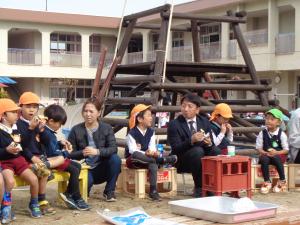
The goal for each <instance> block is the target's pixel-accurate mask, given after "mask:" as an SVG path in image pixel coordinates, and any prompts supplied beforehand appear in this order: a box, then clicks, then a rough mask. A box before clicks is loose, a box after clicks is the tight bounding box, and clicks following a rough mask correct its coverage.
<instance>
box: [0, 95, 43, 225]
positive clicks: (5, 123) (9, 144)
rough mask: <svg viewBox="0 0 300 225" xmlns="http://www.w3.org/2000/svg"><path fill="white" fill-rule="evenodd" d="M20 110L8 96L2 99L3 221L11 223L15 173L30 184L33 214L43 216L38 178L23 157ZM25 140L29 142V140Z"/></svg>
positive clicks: (0, 107) (0, 147)
mask: <svg viewBox="0 0 300 225" xmlns="http://www.w3.org/2000/svg"><path fill="white" fill-rule="evenodd" d="M18 110H19V107H18V106H17V105H16V104H15V103H14V102H13V101H12V100H10V99H7V98H4V99H0V116H1V121H0V159H1V166H2V169H3V171H2V174H3V177H4V179H5V193H4V197H3V201H2V223H9V222H10V220H12V219H13V216H12V213H11V191H12V189H13V187H14V185H15V179H14V175H15V174H16V175H18V176H20V177H21V178H22V179H23V180H24V181H26V182H27V183H28V184H29V185H30V193H31V200H30V203H29V209H30V212H31V216H32V217H34V218H39V217H41V211H40V206H39V204H38V189H39V186H38V179H37V177H36V175H35V174H34V173H33V172H32V171H31V170H30V168H29V164H28V162H27V161H26V160H25V158H24V157H23V154H24V149H23V148H22V147H21V146H20V142H21V141H22V137H21V135H20V133H19V132H18V130H17V129H16V122H17V120H18ZM25 138H26V137H25ZM23 141H24V140H23ZM24 142H25V143H28V142H29V140H25V141H24Z"/></svg>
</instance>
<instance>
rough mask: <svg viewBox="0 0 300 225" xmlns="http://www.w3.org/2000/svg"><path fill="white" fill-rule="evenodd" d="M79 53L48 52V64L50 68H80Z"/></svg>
mask: <svg viewBox="0 0 300 225" xmlns="http://www.w3.org/2000/svg"><path fill="white" fill-rule="evenodd" d="M81 58H82V55H81V52H68V51H64V52H57V51H50V64H51V65H52V66H71V67H72V66H76V67H77V66H81V65H82V62H81V61H82V60H81Z"/></svg>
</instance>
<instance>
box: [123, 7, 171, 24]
mask: <svg viewBox="0 0 300 225" xmlns="http://www.w3.org/2000/svg"><path fill="white" fill-rule="evenodd" d="M170 8H171V5H170V4H165V5H163V6H159V7H156V8H153V9H149V10H145V11H142V12H138V13H133V14H130V15H128V16H124V18H123V20H124V21H127V20H133V19H139V18H142V17H146V16H150V15H153V14H157V13H161V12H163V11H168V10H169V9H170Z"/></svg>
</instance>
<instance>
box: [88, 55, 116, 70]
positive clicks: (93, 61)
mask: <svg viewBox="0 0 300 225" xmlns="http://www.w3.org/2000/svg"><path fill="white" fill-rule="evenodd" d="M100 54H101V53H100V52H90V67H97V66H98V63H99V58H100ZM113 58H114V53H106V55H105V61H104V67H110V65H111V64H112V61H113Z"/></svg>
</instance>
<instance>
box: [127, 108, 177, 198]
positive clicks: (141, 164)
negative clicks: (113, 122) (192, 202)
mask: <svg viewBox="0 0 300 225" xmlns="http://www.w3.org/2000/svg"><path fill="white" fill-rule="evenodd" d="M150 107H151V106H150V105H148V106H146V105H143V104H139V105H137V106H135V107H134V108H133V109H132V111H131V114H130V119H129V128H130V131H129V133H128V135H127V137H126V144H127V146H126V149H125V158H126V165H127V167H128V168H132V169H141V168H148V170H149V182H150V193H149V197H150V198H151V199H152V200H156V201H159V200H160V196H159V194H158V192H157V188H156V186H157V170H158V165H163V164H171V165H173V164H175V163H176V161H177V156H176V155H171V156H167V157H163V156H159V152H158V151H157V149H156V146H155V133H154V130H153V129H152V128H151V125H152V113H151V110H150Z"/></svg>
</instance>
